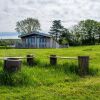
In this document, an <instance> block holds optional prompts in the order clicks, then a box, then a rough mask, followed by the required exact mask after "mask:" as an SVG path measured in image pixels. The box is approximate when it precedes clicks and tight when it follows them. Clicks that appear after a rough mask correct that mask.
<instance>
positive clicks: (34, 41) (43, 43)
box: [22, 36, 51, 48]
mask: <svg viewBox="0 0 100 100" xmlns="http://www.w3.org/2000/svg"><path fill="white" fill-rule="evenodd" d="M50 40H51V38H48V37H42V36H41V37H40V36H34V37H27V38H22V44H23V47H25V48H50V47H51V46H50Z"/></svg>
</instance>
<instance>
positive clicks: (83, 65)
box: [78, 56, 89, 76]
mask: <svg viewBox="0 0 100 100" xmlns="http://www.w3.org/2000/svg"><path fill="white" fill-rule="evenodd" d="M78 66H79V70H78V72H79V75H80V76H85V75H87V74H88V72H89V56H78Z"/></svg>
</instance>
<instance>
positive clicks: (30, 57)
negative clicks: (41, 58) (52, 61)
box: [27, 55, 35, 66]
mask: <svg viewBox="0 0 100 100" xmlns="http://www.w3.org/2000/svg"><path fill="white" fill-rule="evenodd" d="M34 63H35V57H34V56H33V55H27V64H28V65H29V66H33V65H34Z"/></svg>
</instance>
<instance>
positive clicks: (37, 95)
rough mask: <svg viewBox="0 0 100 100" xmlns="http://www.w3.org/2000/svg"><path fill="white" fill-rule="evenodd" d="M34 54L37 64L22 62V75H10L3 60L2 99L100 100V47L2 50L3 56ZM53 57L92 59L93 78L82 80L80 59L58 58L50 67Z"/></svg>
mask: <svg viewBox="0 0 100 100" xmlns="http://www.w3.org/2000/svg"><path fill="white" fill-rule="evenodd" d="M27 54H34V55H35V56H36V59H37V62H38V64H37V65H36V66H34V67H29V66H27V64H26V63H25V62H26V61H25V60H23V64H22V70H21V72H18V73H15V74H11V75H7V74H6V73H4V72H3V71H2V67H3V62H2V61H0V100H100V46H83V47H71V48H65V49H7V50H5V49H0V57H4V56H26V55H27ZM50 54H56V55H58V56H69V57H76V56H90V57H91V58H92V59H91V60H90V75H88V76H86V77H79V76H78V75H77V74H76V73H75V71H74V69H75V66H77V60H66V59H64V60H63V59H58V65H57V66H51V65H49V58H48V56H49V55H50Z"/></svg>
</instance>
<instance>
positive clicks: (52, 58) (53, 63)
mask: <svg viewBox="0 0 100 100" xmlns="http://www.w3.org/2000/svg"><path fill="white" fill-rule="evenodd" d="M50 64H51V65H56V64H57V57H56V55H50Z"/></svg>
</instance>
